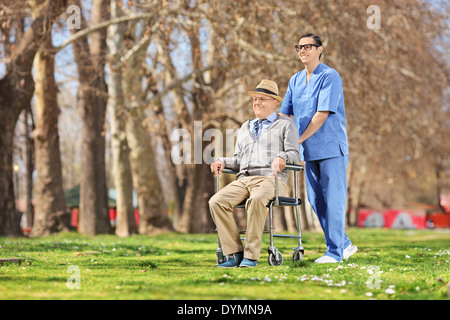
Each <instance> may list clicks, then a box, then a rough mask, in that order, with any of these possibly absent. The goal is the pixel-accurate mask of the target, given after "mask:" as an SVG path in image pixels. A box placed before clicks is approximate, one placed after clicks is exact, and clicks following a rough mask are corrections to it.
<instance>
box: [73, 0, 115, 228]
mask: <svg viewBox="0 0 450 320" xmlns="http://www.w3.org/2000/svg"><path fill="white" fill-rule="evenodd" d="M74 3H75V4H76V5H78V6H79V7H81V4H80V2H79V1H74ZM108 15H109V6H108V1H106V0H94V1H93V18H92V24H93V25H96V24H99V23H100V22H101V21H105V20H107V19H108ZM81 23H82V28H84V27H85V20H84V18H83V16H81ZM73 31H74V33H76V32H81V31H79V30H76V29H74V30H73ZM73 48H74V49H73V50H74V56H75V61H76V63H77V70H78V79H79V87H78V109H79V112H80V114H81V118H82V121H83V128H82V131H81V141H82V144H81V152H82V167H83V171H82V173H81V183H80V215H79V232H81V233H86V234H98V233H110V232H111V231H112V229H111V225H110V222H109V214H108V204H107V189H106V174H105V154H104V153H105V128H104V124H105V113H106V103H107V87H106V83H105V71H104V68H105V59H106V29H105V28H103V29H100V30H98V31H95V32H92V33H91V38H90V44H89V43H88V39H87V38H86V37H81V38H80V39H78V40H77V41H74V42H73Z"/></svg>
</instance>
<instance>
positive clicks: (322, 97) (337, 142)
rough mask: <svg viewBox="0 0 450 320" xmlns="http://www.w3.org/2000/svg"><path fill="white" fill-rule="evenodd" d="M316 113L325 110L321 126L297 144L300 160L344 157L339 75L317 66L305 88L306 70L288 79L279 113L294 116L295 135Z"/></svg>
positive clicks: (343, 109) (343, 126)
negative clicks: (327, 113) (325, 114)
mask: <svg viewBox="0 0 450 320" xmlns="http://www.w3.org/2000/svg"><path fill="white" fill-rule="evenodd" d="M317 111H329V112H330V113H329V115H328V118H327V119H326V120H325V122H324V124H323V125H322V126H321V127H320V129H319V130H317V131H316V133H314V134H313V135H312V136H311V137H310V138H308V139H307V140H306V141H304V142H303V143H302V145H300V156H301V159H302V160H303V161H315V160H321V159H328V158H334V157H338V156H345V155H348V141H347V130H346V124H345V106H344V91H343V88H342V79H341V76H340V75H339V73H338V72H337V71H336V70H334V69H332V68H330V67H328V66H327V65H325V64H323V63H321V64H319V65H318V66H317V67H316V69H315V70H314V72H313V74H312V75H311V77H310V79H309V84H308V85H306V69H304V70H302V71H300V72H297V73H296V74H294V75H293V76H292V77H291V79H290V80H289V85H288V89H287V91H286V95H285V96H284V99H283V102H282V104H281V107H280V113H283V114H286V115H294V121H295V125H296V127H297V129H298V133H299V136H300V135H301V134H302V133H303V132H304V131H305V129H306V127H307V126H308V125H309V123H310V122H311V119H312V117H313V116H314V114H315V113H316V112H317Z"/></svg>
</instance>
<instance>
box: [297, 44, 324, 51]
mask: <svg viewBox="0 0 450 320" xmlns="http://www.w3.org/2000/svg"><path fill="white" fill-rule="evenodd" d="M313 46H314V47H320V46H319V45H318V44H312V43H311V44H302V45H299V44H297V45H296V46H295V50H296V51H297V52H300V51H302V49H303V48H305V50H306V51H311V49H312V47H313Z"/></svg>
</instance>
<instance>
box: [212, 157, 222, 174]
mask: <svg viewBox="0 0 450 320" xmlns="http://www.w3.org/2000/svg"><path fill="white" fill-rule="evenodd" d="M223 169H225V163H223V161H220V160H216V161H214V162H213V163H211V172H212V173H214V175H215V176H218V175H219V174H221V173H222V171H223Z"/></svg>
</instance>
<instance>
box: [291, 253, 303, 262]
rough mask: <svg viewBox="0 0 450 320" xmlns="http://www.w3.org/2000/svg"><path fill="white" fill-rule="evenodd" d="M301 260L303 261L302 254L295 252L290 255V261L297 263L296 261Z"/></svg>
mask: <svg viewBox="0 0 450 320" xmlns="http://www.w3.org/2000/svg"><path fill="white" fill-rule="evenodd" d="M302 260H303V252H302V251H295V252H294V254H293V255H292V261H293V262H297V261H302Z"/></svg>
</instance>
